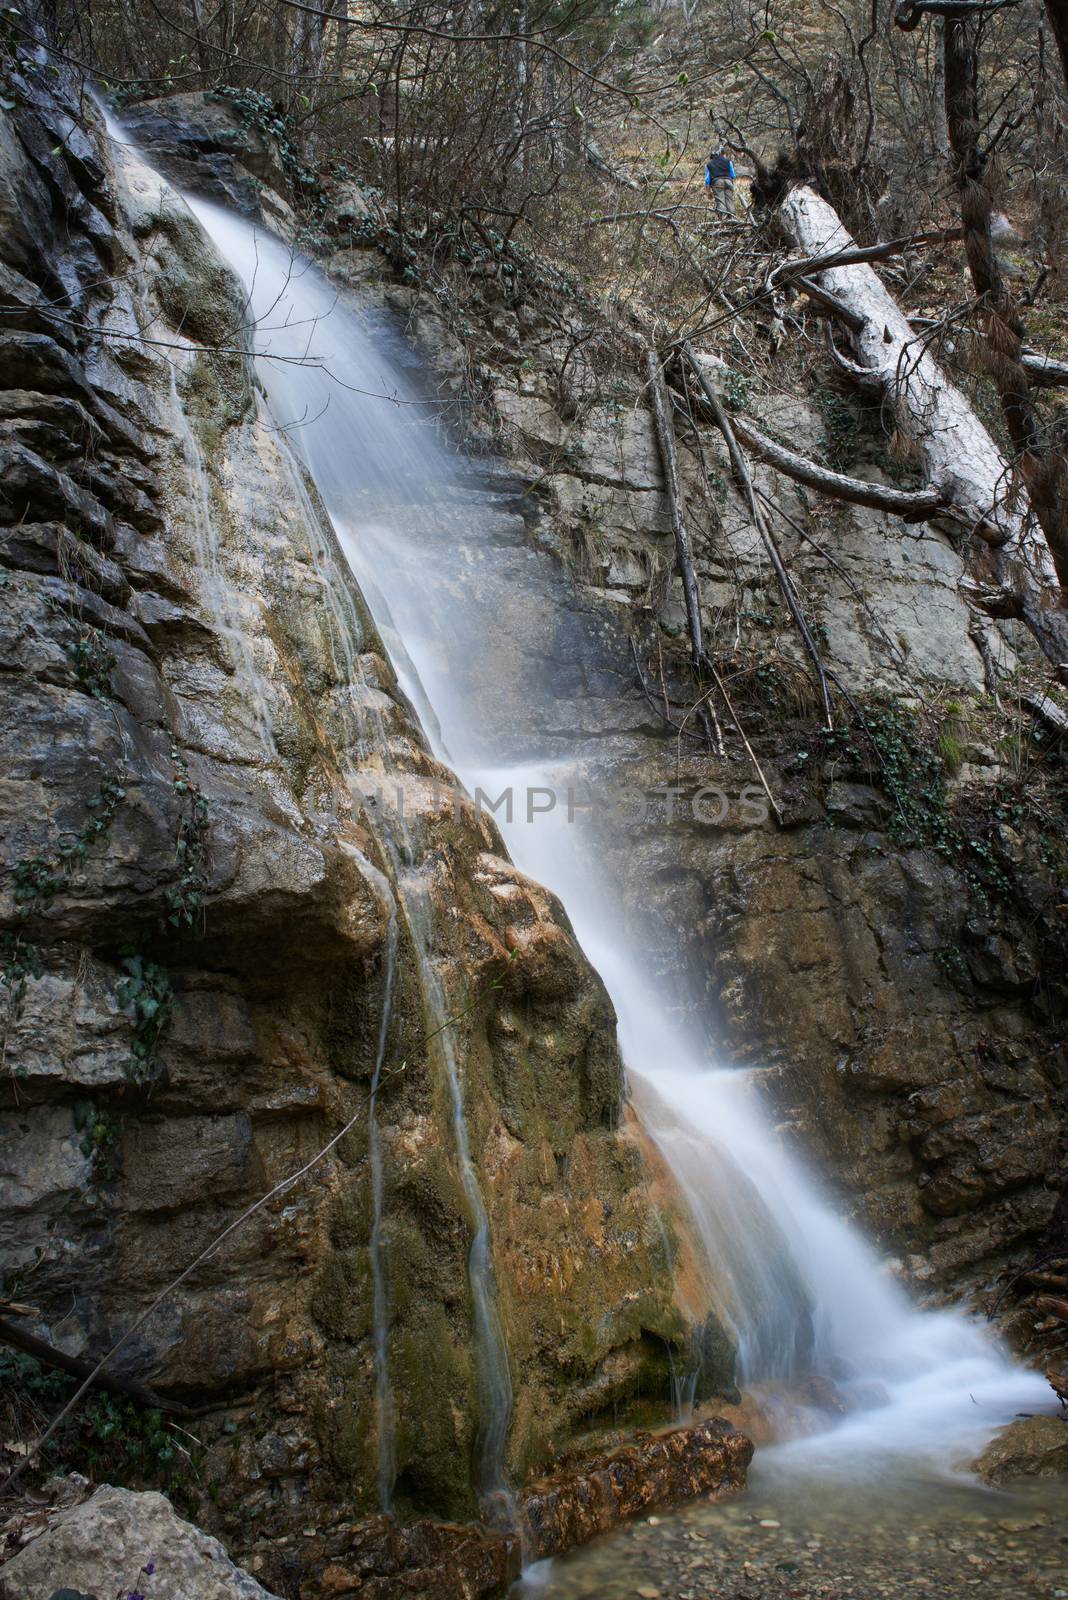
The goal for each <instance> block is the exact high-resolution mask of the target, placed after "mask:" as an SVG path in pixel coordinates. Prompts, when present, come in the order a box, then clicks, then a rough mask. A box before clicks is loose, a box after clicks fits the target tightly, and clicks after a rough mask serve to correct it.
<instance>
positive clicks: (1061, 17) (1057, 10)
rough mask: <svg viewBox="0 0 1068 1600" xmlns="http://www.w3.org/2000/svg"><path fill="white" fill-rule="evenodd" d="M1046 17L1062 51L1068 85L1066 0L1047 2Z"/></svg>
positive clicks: (1067, 18)
mask: <svg viewBox="0 0 1068 1600" xmlns="http://www.w3.org/2000/svg"><path fill="white" fill-rule="evenodd" d="M1046 16H1047V18H1048V19H1049V25H1050V28H1051V30H1052V33H1053V37H1054V38H1055V39H1056V41H1057V49H1058V50H1059V51H1060V55H1061V66H1062V67H1063V69H1064V81H1065V83H1066V84H1068V4H1066V3H1065V0H1046Z"/></svg>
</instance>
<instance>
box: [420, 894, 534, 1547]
mask: <svg viewBox="0 0 1068 1600" xmlns="http://www.w3.org/2000/svg"><path fill="white" fill-rule="evenodd" d="M402 893H403V896H404V904H405V908H406V910H407V913H408V925H409V927H410V928H411V929H412V932H413V934H414V935H415V948H416V952H417V955H418V959H419V968H420V977H421V979H422V985H423V993H424V996H425V997H426V1001H427V1013H428V1015H430V1016H439V1017H441V1019H442V1022H441V1026H440V1027H439V1029H438V1032H437V1036H436V1038H432V1041H431V1042H432V1043H433V1045H434V1046H435V1047H436V1049H437V1050H438V1051H439V1052H440V1055H441V1060H442V1063H443V1065H444V1067H445V1075H446V1079H447V1081H448V1085H449V1099H450V1104H451V1109H452V1130H453V1139H454V1141H455V1146H456V1154H457V1158H458V1163H459V1168H460V1181H461V1183H462V1184H463V1190H464V1195H465V1196H466V1198H467V1203H468V1206H469V1207H470V1211H471V1220H472V1224H473V1232H472V1236H471V1245H470V1249H469V1252H468V1261H467V1270H468V1277H469V1279H470V1283H471V1299H472V1303H473V1310H474V1325H475V1364H476V1370H477V1374H478V1392H479V1403H480V1416H481V1427H480V1437H479V1489H480V1491H481V1494H482V1496H483V1498H484V1499H485V1500H487V1501H490V1502H495V1504H496V1506H497V1507H500V1505H501V1504H502V1501H503V1503H504V1508H505V1518H504V1520H506V1521H507V1522H509V1523H511V1522H513V1521H514V1520H515V1519H514V1516H513V1515H512V1514H511V1510H510V1495H509V1490H508V1482H507V1476H506V1474H505V1468H504V1452H505V1446H506V1444H507V1442H508V1424H509V1422H510V1420H511V1415H512V1377H511V1372H510V1370H509V1366H508V1345H507V1342H506V1340H505V1337H504V1329H503V1327H502V1326H501V1319H500V1314H499V1312H498V1310H497V1290H496V1284H495V1281H494V1273H493V1255H492V1249H491V1240H490V1223H489V1214H488V1213H487V1211H486V1202H485V1200H484V1199H483V1196H482V1187H481V1185H480V1184H479V1181H478V1173H477V1172H476V1171H475V1164H474V1162H473V1161H472V1159H471V1140H470V1136H469V1134H468V1131H467V1111H466V1107H465V1105H464V1090H463V1078H462V1076H461V1072H460V1064H459V1062H458V1060H457V1058H456V1041H455V1037H454V1032H453V1026H452V1023H451V1022H450V1021H449V1020H448V1012H447V1009H446V1003H445V996H444V994H443V993H442V989H441V981H440V979H439V978H438V974H437V971H436V970H435V967H434V964H433V962H432V961H431V960H430V959H429V957H428V955H427V952H428V950H429V949H430V947H431V939H432V927H433V914H434V913H433V906H432V905H431V902H430V895H429V893H428V890H427V886H426V883H425V881H424V880H422V879H421V878H420V877H418V876H417V875H416V874H415V873H414V872H411V873H407V874H406V875H405V877H404V879H403V882H402Z"/></svg>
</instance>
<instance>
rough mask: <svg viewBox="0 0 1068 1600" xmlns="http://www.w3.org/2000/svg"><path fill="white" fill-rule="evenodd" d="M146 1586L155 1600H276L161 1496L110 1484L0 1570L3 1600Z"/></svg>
mask: <svg viewBox="0 0 1068 1600" xmlns="http://www.w3.org/2000/svg"><path fill="white" fill-rule="evenodd" d="M146 1572H147V1574H148V1576H147V1577H145V1578H144V1582H143V1583H139V1582H138V1579H139V1578H140V1577H141V1576H142V1575H143V1574H145V1573H146ZM142 1587H148V1589H149V1592H150V1593H151V1595H152V1596H153V1600H276V1597H275V1596H272V1595H271V1594H270V1592H269V1591H268V1590H267V1589H264V1588H263V1587H262V1586H261V1585H260V1584H258V1583H257V1582H256V1580H255V1579H254V1578H252V1577H250V1576H249V1574H248V1573H247V1572H244V1571H242V1569H241V1568H240V1567H237V1566H235V1565H234V1563H233V1562H232V1561H231V1560H230V1558H229V1556H228V1555H227V1554H226V1551H225V1550H224V1549H223V1547H222V1545H221V1544H220V1543H219V1541H218V1540H217V1539H212V1538H209V1537H208V1535H207V1534H206V1533H202V1532H201V1530H200V1529H199V1528H196V1527H194V1526H193V1524H192V1523H191V1522H185V1521H183V1519H182V1518H181V1517H179V1516H178V1514H177V1513H176V1511H175V1510H174V1507H173V1506H172V1505H171V1503H170V1501H169V1500H167V1499H165V1498H164V1496H163V1495H161V1494H136V1493H134V1492H132V1491H131V1490H129V1489H115V1488H112V1487H111V1486H110V1485H109V1484H107V1485H104V1486H103V1487H102V1488H100V1489H97V1491H96V1493H95V1494H93V1495H92V1496H91V1497H90V1498H89V1499H88V1500H86V1501H84V1502H83V1503H82V1504H81V1505H79V1506H75V1507H74V1508H73V1509H72V1510H67V1511H60V1512H58V1513H56V1514H55V1515H54V1516H53V1517H52V1518H51V1519H50V1525H49V1527H48V1528H47V1531H46V1532H44V1533H41V1534H40V1535H39V1536H38V1537H37V1538H36V1539H34V1540H33V1541H32V1542H31V1543H30V1544H28V1545H26V1546H25V1548H24V1549H22V1550H20V1551H19V1553H18V1555H16V1556H14V1557H13V1558H12V1559H11V1560H10V1561H8V1562H7V1563H6V1564H5V1566H4V1567H3V1568H0V1600H51V1596H52V1595H53V1594H54V1593H55V1591H56V1590H57V1589H59V1588H68V1589H75V1590H79V1591H81V1592H82V1593H83V1594H85V1595H86V1596H92V1597H93V1600H97V1597H98V1600H112V1596H114V1595H116V1594H119V1593H123V1594H125V1593H126V1592H127V1590H134V1589H137V1590H139V1589H141V1588H142Z"/></svg>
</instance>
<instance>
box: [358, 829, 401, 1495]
mask: <svg viewBox="0 0 1068 1600" xmlns="http://www.w3.org/2000/svg"><path fill="white" fill-rule="evenodd" d="M349 849H350V852H351V854H352V855H353V856H354V857H355V858H356V860H357V861H358V862H359V864H360V870H361V871H362V872H363V874H364V876H365V877H366V878H367V879H368V881H369V882H370V883H371V884H372V885H373V886H374V890H375V893H376V894H377V895H378V900H379V904H380V905H381V907H382V910H383V913H384V915H385V918H386V948H385V959H384V963H383V970H382V1010H381V1014H380V1016H379V1019H378V1038H377V1040H376V1043H375V1062H374V1067H373V1069H372V1072H371V1093H370V1098H369V1101H368V1106H367V1158H368V1162H369V1164H370V1168H371V1237H370V1247H369V1248H370V1256H371V1288H372V1296H373V1303H372V1326H373V1330H374V1351H375V1437H376V1440H377V1448H378V1500H379V1504H380V1506H381V1508H382V1510H383V1511H390V1510H391V1509H392V1506H393V1485H394V1482H395V1481H396V1477H397V1451H396V1436H397V1426H396V1416H395V1413H394V1404H393V1389H392V1385H391V1383H390V1377H389V1288H388V1284H387V1282H386V1261H385V1241H384V1238H383V1229H384V1225H385V1168H384V1166H383V1161H382V1129H381V1127H380V1126H379V1122H378V1091H379V1088H380V1087H381V1083H382V1068H383V1066H384V1064H385V1059H386V1046H387V1045H388V1043H389V1024H390V1021H391V1019H392V1016H393V982H394V979H395V977H396V972H397V944H398V923H397V901H396V898H395V896H394V893H393V885H392V884H391V883H390V881H389V879H388V878H387V877H386V875H385V873H384V872H380V871H379V869H378V868H377V867H376V866H375V865H374V864H373V862H370V861H368V859H367V857H366V856H365V855H363V854H362V852H361V851H359V850H357V849H355V847H353V846H350V847H349Z"/></svg>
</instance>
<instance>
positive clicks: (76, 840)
mask: <svg viewBox="0 0 1068 1600" xmlns="http://www.w3.org/2000/svg"><path fill="white" fill-rule="evenodd" d="M127 781H128V778H127V774H126V773H125V772H124V771H122V770H120V769H119V768H115V769H113V770H112V772H111V773H109V774H108V776H107V777H105V778H104V779H103V781H102V782H101V785H100V788H99V789H98V790H97V792H96V794H95V795H94V796H93V797H92V799H90V800H87V801H86V803H85V804H86V810H87V811H89V812H90V816H89V818H88V820H87V821H86V822H85V823H84V824H83V826H82V827H81V828H79V830H78V832H77V833H65V834H62V835H61V836H60V839H59V842H58V844H57V845H56V848H55V850H54V851H53V853H52V854H51V855H49V856H25V857H23V859H22V860H21V861H17V862H16V863H15V868H14V877H15V905H16V908H17V910H18V914H19V916H20V917H22V918H23V919H26V918H29V917H32V916H35V915H36V914H37V913H39V912H41V911H43V910H45V909H46V908H47V906H48V905H49V904H50V902H51V901H52V900H53V899H54V898H55V896H56V895H57V894H58V893H59V891H60V890H61V889H65V888H66V887H67V884H68V883H69V881H70V877H71V874H72V872H73V871H74V870H75V868H76V867H77V866H78V865H79V863H80V862H82V861H84V860H85V858H86V856H87V855H88V854H89V850H90V848H91V847H92V846H93V845H95V844H101V843H103V842H104V841H105V840H106V839H107V836H108V834H109V833H110V831H111V824H112V823H113V822H114V820H115V813H116V811H117V810H118V808H119V806H120V805H121V804H122V802H123V800H125V798H126V784H127Z"/></svg>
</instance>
